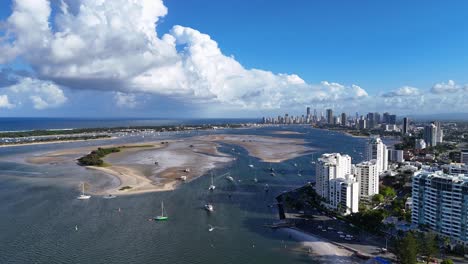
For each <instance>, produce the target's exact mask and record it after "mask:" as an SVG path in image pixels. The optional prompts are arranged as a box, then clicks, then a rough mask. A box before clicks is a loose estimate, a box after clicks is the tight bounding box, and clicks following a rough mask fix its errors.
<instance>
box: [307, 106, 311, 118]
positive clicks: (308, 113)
mask: <svg viewBox="0 0 468 264" xmlns="http://www.w3.org/2000/svg"><path fill="white" fill-rule="evenodd" d="M307 116H310V107H307Z"/></svg>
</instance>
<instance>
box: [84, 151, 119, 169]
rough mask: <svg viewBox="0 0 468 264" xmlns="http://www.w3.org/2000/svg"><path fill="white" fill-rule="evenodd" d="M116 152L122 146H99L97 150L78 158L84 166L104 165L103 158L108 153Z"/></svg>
mask: <svg viewBox="0 0 468 264" xmlns="http://www.w3.org/2000/svg"><path fill="white" fill-rule="evenodd" d="M115 152H120V147H116V148H98V149H97V150H93V151H91V153H89V154H88V155H86V156H83V157H81V158H79V159H78V164H80V165H82V166H103V165H105V164H104V161H103V160H102V158H104V157H105V156H106V155H108V154H110V153H115Z"/></svg>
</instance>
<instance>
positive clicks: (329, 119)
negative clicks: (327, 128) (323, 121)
mask: <svg viewBox="0 0 468 264" xmlns="http://www.w3.org/2000/svg"><path fill="white" fill-rule="evenodd" d="M327 123H328V124H329V125H334V124H335V123H334V119H333V110H332V109H327Z"/></svg>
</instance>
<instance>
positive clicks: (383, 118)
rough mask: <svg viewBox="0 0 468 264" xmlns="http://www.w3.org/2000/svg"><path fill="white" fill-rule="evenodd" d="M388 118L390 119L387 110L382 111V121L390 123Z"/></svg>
mask: <svg viewBox="0 0 468 264" xmlns="http://www.w3.org/2000/svg"><path fill="white" fill-rule="evenodd" d="M389 120H390V113H388V112H385V113H383V116H382V122H384V123H385V124H390V122H389Z"/></svg>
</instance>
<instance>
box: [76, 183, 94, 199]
mask: <svg viewBox="0 0 468 264" xmlns="http://www.w3.org/2000/svg"><path fill="white" fill-rule="evenodd" d="M81 186H82V192H81V195H80V196H78V197H77V199H78V200H88V199H89V198H91V195H85V192H84V183H83V184H82V185H81Z"/></svg>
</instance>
